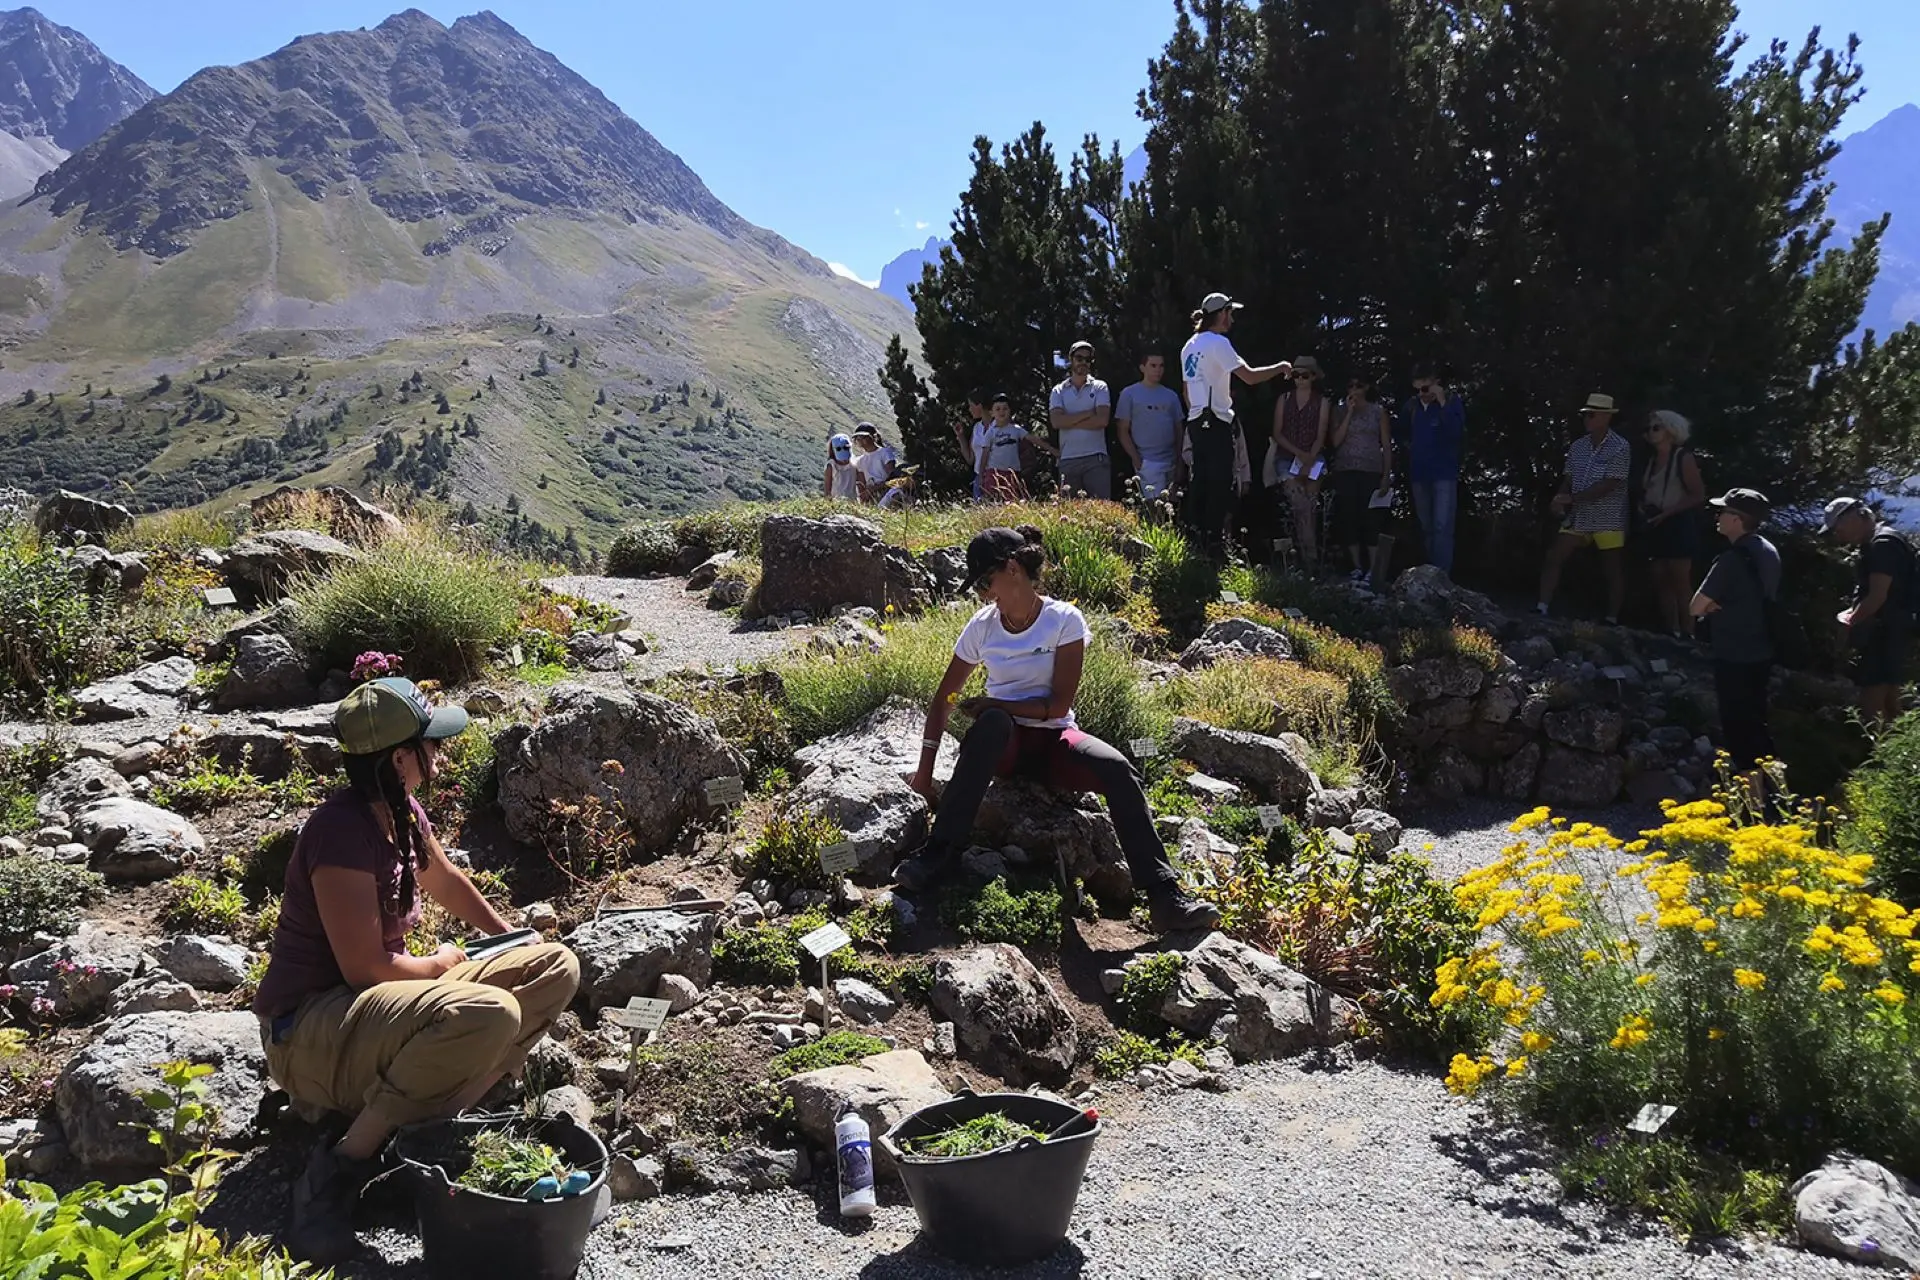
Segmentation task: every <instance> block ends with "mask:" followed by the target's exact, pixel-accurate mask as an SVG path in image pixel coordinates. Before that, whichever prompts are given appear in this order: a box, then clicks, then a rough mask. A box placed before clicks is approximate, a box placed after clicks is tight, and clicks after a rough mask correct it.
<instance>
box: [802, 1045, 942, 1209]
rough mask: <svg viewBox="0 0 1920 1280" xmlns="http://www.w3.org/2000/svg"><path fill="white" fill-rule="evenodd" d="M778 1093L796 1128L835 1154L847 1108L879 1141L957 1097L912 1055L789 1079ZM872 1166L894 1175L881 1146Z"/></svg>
mask: <svg viewBox="0 0 1920 1280" xmlns="http://www.w3.org/2000/svg"><path fill="white" fill-rule="evenodd" d="M941 1025H943V1026H947V1025H949V1024H945V1023H943V1024H941ZM778 1088H779V1090H780V1093H781V1096H783V1097H784V1098H786V1099H788V1100H789V1101H791V1102H792V1103H793V1124H794V1127H795V1128H796V1129H798V1130H799V1131H800V1132H801V1133H802V1134H803V1135H805V1136H806V1137H807V1138H808V1140H810V1141H812V1142H813V1143H815V1144H817V1145H819V1146H822V1147H825V1148H826V1149H827V1150H829V1151H831V1150H833V1149H834V1137H833V1126H834V1123H835V1122H836V1121H837V1120H838V1119H839V1117H840V1113H841V1112H842V1111H844V1110H846V1109H848V1108H851V1109H853V1110H854V1111H857V1112H859V1113H860V1118H861V1119H862V1120H865V1121H866V1122H867V1128H868V1129H869V1130H870V1131H871V1132H872V1134H873V1136H874V1137H875V1138H878V1137H879V1136H880V1135H881V1134H883V1133H885V1132H886V1131H887V1130H889V1129H891V1128H893V1126H894V1125H896V1124H899V1123H900V1122H901V1121H902V1120H904V1119H906V1118H907V1117H908V1116H909V1115H911V1114H913V1113H914V1112H915V1111H918V1110H920V1108H922V1107H930V1106H933V1105H934V1104H935V1103H938V1102H945V1101H946V1100H947V1099H948V1098H949V1097H951V1096H952V1095H951V1094H949V1093H948V1092H947V1088H946V1086H945V1085H943V1084H941V1083H940V1079H939V1077H938V1076H936V1075H934V1073H933V1068H932V1067H930V1066H928V1065H927V1060H926V1059H925V1058H923V1057H921V1056H920V1055H919V1054H918V1053H916V1052H914V1051H913V1050H911V1049H897V1050H895V1051H893V1052H892V1053H877V1054H875V1055H874V1056H872V1057H871V1058H862V1059H861V1060H860V1061H858V1062H850V1063H847V1064H845V1065H843V1066H838V1067H823V1068H822V1069H820V1070H819V1071H807V1072H803V1073H801V1074H800V1075H797V1076H788V1077H787V1078H786V1079H785V1080H782V1081H781V1082H780V1083H779V1085H778ZM873 1164H874V1168H875V1170H876V1171H877V1172H879V1173H880V1174H881V1175H883V1176H890V1175H891V1174H892V1173H893V1158H892V1157H891V1156H889V1155H888V1154H887V1153H886V1151H885V1150H884V1149H882V1147H881V1145H880V1144H879V1143H878V1142H875V1143H874V1144H873Z"/></svg>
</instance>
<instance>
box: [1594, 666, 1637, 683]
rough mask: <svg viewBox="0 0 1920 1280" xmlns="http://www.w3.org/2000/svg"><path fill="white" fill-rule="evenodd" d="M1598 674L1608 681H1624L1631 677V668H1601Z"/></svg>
mask: <svg viewBox="0 0 1920 1280" xmlns="http://www.w3.org/2000/svg"><path fill="white" fill-rule="evenodd" d="M1600 674H1601V675H1603V676H1605V677H1606V678H1607V679H1609V680H1625V679H1627V678H1628V677H1630V676H1631V675H1633V668H1632V667H1602V668H1600Z"/></svg>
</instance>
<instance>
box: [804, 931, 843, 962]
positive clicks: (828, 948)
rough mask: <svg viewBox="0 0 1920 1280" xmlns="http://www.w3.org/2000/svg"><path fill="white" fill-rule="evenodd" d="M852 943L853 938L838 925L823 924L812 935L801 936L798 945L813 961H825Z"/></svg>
mask: <svg viewBox="0 0 1920 1280" xmlns="http://www.w3.org/2000/svg"><path fill="white" fill-rule="evenodd" d="M852 941H853V938H852V937H851V936H850V935H849V934H848V933H847V931H846V930H845V929H842V928H841V927H840V926H839V925H837V924H823V925H821V926H820V927H819V928H818V929H815V930H814V931H813V932H812V933H809V934H806V935H804V936H802V937H801V939H800V945H801V946H802V947H804V948H806V952H807V954H808V955H810V956H812V957H813V958H814V959H815V960H825V959H826V958H827V957H828V956H830V955H832V954H833V953H834V952H836V951H838V950H839V949H840V948H842V947H844V946H846V945H848V944H849V943H851V942H852Z"/></svg>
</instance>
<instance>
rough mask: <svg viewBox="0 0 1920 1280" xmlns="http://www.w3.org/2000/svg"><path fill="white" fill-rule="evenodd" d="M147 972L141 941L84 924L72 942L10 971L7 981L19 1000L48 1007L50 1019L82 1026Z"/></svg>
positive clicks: (92, 923)
mask: <svg viewBox="0 0 1920 1280" xmlns="http://www.w3.org/2000/svg"><path fill="white" fill-rule="evenodd" d="M145 967H146V950H145V948H144V947H143V946H142V945H141V942H140V939H138V938H134V937H129V936H127V935H126V934H122V933H114V932H112V931H110V930H109V929H107V928H106V927H105V926H103V925H102V924H100V923H99V922H98V921H93V920H88V921H86V922H84V923H82V924H81V926H80V928H79V931H78V932H76V933H74V934H73V936H71V937H69V938H64V939H62V940H61V941H59V942H56V943H54V944H53V945H52V946H51V947H48V948H47V949H46V950H45V951H42V952H39V953H38V954H36V955H31V956H28V957H26V958H25V959H24V960H16V961H15V962H14V963H13V964H11V965H9V966H8V967H7V981H8V983H10V984H11V985H13V986H14V987H16V988H18V991H17V992H16V993H15V994H16V998H17V999H19V1000H22V1001H26V1002H29V1003H31V1002H32V1001H34V1000H47V1001H50V1002H51V1003H52V1005H53V1010H52V1016H53V1017H55V1018H59V1019H79V1020H85V1019H87V1018H92V1017H95V1016H96V1015H98V1014H101V1013H104V1012H105V1011H106V1008H107V1005H108V1003H109V1002H110V1001H111V1000H112V998H113V995H114V993H115V992H117V991H118V990H119V989H120V988H121V987H123V986H125V985H126V984H127V983H129V982H131V981H133V979H134V978H135V977H137V976H138V975H139V974H140V973H141V972H142V971H143V970H144V969H145Z"/></svg>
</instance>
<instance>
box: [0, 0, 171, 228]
mask: <svg viewBox="0 0 1920 1280" xmlns="http://www.w3.org/2000/svg"><path fill="white" fill-rule="evenodd" d="M153 96H154V95H153V90H152V89H151V88H150V87H148V85H147V84H146V82H145V81H143V80H141V79H140V77H139V76H136V75H134V74H133V72H131V71H129V70H127V69H126V68H125V67H123V66H121V65H120V64H119V63H117V62H115V61H114V60H113V59H111V58H109V57H107V56H106V55H105V54H104V53H102V52H100V50H99V49H98V48H97V47H96V46H95V45H94V43H93V42H92V41H91V40H89V39H87V37H86V36H84V35H82V34H81V33H80V32H78V31H75V30H73V29H72V28H71V27H63V26H60V25H59V24H58V23H54V22H49V21H47V19H46V18H45V17H44V16H42V15H41V13H40V12H39V11H38V10H36V9H14V10H12V11H10V12H4V13H0V130H4V133H0V199H8V198H11V197H13V196H19V195H24V194H26V193H27V192H28V191H31V190H32V189H33V185H34V183H35V182H36V181H37V180H38V179H39V177H40V175H41V174H43V173H46V172H48V171H49V170H51V169H53V168H55V167H56V166H58V165H59V164H60V162H61V161H63V160H65V159H66V158H67V156H68V155H69V154H70V153H72V152H73V151H75V150H77V149H79V148H81V147H84V146H86V145H87V144H88V143H90V142H92V141H93V140H94V139H96V138H98V137H99V136H100V135H101V134H103V133H105V132H106V131H107V130H108V129H111V128H112V127H113V126H114V125H116V124H118V123H120V121H122V120H124V119H126V118H127V117H128V116H129V115H132V114H133V113H134V111H136V110H138V109H139V108H140V107H141V106H142V105H143V104H145V103H146V102H148V101H149V100H151V99H152V98H153Z"/></svg>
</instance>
